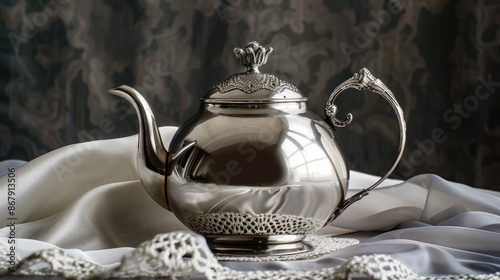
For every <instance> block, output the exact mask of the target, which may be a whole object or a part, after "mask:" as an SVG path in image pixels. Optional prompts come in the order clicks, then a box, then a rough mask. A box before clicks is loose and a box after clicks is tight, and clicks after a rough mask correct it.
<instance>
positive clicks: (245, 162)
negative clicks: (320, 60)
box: [109, 42, 406, 254]
mask: <svg viewBox="0 0 500 280" xmlns="http://www.w3.org/2000/svg"><path fill="white" fill-rule="evenodd" d="M272 51H273V49H272V48H270V47H268V48H264V47H262V46H260V45H259V44H258V43H257V42H250V43H248V44H247V45H246V46H245V48H244V49H241V48H235V49H234V54H235V55H236V57H237V58H238V59H239V61H240V63H241V64H242V65H243V66H245V67H246V69H247V70H246V72H244V73H237V74H234V75H232V76H230V77H229V78H228V79H226V80H224V81H222V82H220V83H218V84H217V85H215V86H213V87H212V88H211V89H210V90H209V91H208V92H207V93H206V95H205V96H204V97H203V98H201V99H200V107H199V109H198V111H197V112H196V113H194V114H193V115H192V116H191V117H190V118H189V119H187V120H186V121H185V122H184V123H183V124H182V125H181V126H180V127H179V129H178V130H177V131H176V133H175V135H174V136H173V138H172V141H171V143H170V146H169V147H168V149H167V148H166V147H165V146H164V144H163V143H162V140H161V137H160V134H159V131H158V128H157V125H156V122H155V118H154V116H153V113H152V111H151V109H150V107H149V106H148V104H147V102H146V100H145V99H144V98H143V97H142V96H141V95H140V94H139V93H138V92H137V91H136V90H134V89H133V88H131V87H129V86H126V85H123V86H120V87H118V88H115V89H111V90H109V92H110V93H112V94H114V95H117V96H120V97H123V98H125V99H126V100H128V101H129V102H130V103H131V104H132V105H133V106H134V108H135V110H136V111H137V115H138V118H139V151H138V157H137V168H138V173H139V175H140V178H141V182H142V184H143V185H144V188H145V189H146V191H147V192H148V193H149V195H150V196H151V197H152V198H153V199H154V200H155V201H156V202H157V203H158V204H160V205H161V206H163V207H164V208H165V209H167V210H170V211H172V212H173V213H174V214H175V216H176V217H177V218H178V219H179V220H180V221H181V222H182V223H183V224H185V225H186V226H187V227H188V228H190V229H192V230H193V231H194V232H197V233H199V234H202V235H204V236H205V237H206V238H207V240H208V242H209V245H210V246H211V248H212V250H213V251H214V252H215V253H221V254H226V253H227V254H288V253H296V252H304V251H308V250H311V249H312V248H311V246H310V244H307V243H305V242H301V241H302V239H304V237H305V236H306V235H308V234H312V233H314V232H315V231H317V230H318V229H320V228H322V227H324V226H325V225H327V224H329V223H330V222H332V221H333V220H334V219H335V218H337V217H338V216H339V215H340V214H341V213H342V212H343V211H344V210H345V209H346V208H347V207H349V206H350V205H351V204H352V203H353V202H355V201H357V200H359V199H361V198H362V197H364V196H365V195H367V194H368V193H369V192H370V191H371V190H372V189H374V188H375V187H376V186H378V185H379V184H380V183H381V182H382V181H383V180H384V179H385V178H387V177H388V176H389V175H390V174H391V172H392V171H393V170H394V168H395V167H396V165H397V164H398V162H399V160H400V158H401V156H402V154H403V149H404V145H405V141H406V124H405V121H404V116H403V112H402V109H401V107H400V106H399V104H398V102H397V101H396V99H395V97H394V95H393V94H392V92H391V91H390V90H389V89H388V88H387V87H386V86H385V85H384V84H383V83H382V82H381V81H380V80H378V79H376V78H375V77H373V76H372V75H371V74H370V72H369V71H368V70H366V69H365V68H363V69H362V70H361V71H359V73H357V74H354V76H353V77H352V78H350V79H348V80H346V81H345V82H343V83H342V84H340V85H339V86H338V87H337V88H336V89H335V90H334V91H333V93H332V94H331V96H330V98H329V99H328V101H327V103H326V106H325V114H326V116H327V118H326V120H323V119H322V118H320V117H318V116H317V115H315V114H314V113H313V112H311V111H310V110H308V108H307V97H305V96H304V95H303V94H302V93H301V91H300V90H299V89H297V88H296V87H295V86H294V85H292V84H290V83H288V82H286V81H283V80H280V79H279V78H277V77H276V76H274V75H272V74H266V73H261V72H260V70H259V67H260V66H262V65H263V64H265V63H266V62H267V59H268V57H269V55H270V54H271V52H272ZM348 88H355V89H358V90H364V89H368V90H370V91H372V92H375V93H378V94H380V95H381V96H383V97H384V98H385V99H386V100H387V101H388V102H389V103H390V105H391V106H392V108H393V109H394V111H395V112H396V115H397V118H398V122H399V127H400V142H399V151H398V156H397V159H396V161H395V163H394V164H393V165H392V167H391V168H390V170H389V171H388V172H387V174H385V175H384V176H383V177H382V178H381V179H380V180H378V181H377V182H376V183H375V184H373V185H372V186H370V187H368V188H366V189H363V190H362V191H360V192H358V193H356V194H354V195H353V196H351V197H349V198H346V197H345V196H346V193H347V188H348V182H349V170H348V169H347V165H346V162H345V159H344V155H343V154H342V151H341V149H340V148H339V145H338V143H337V139H336V137H335V133H334V131H335V128H336V127H345V126H347V125H348V124H349V123H351V121H352V115H351V114H350V113H349V114H347V116H346V119H345V120H339V119H337V118H336V113H337V106H336V105H334V101H335V99H336V98H337V96H338V95H339V94H340V93H341V92H342V91H344V90H345V89H348Z"/></svg>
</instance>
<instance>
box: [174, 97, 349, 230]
mask: <svg viewBox="0 0 500 280" xmlns="http://www.w3.org/2000/svg"><path fill="white" fill-rule="evenodd" d="M195 139H196V140H195ZM191 141H196V145H195V146H193V148H191V149H190V150H189V151H187V152H185V153H184V155H183V156H182V159H180V160H178V161H177V162H176V163H175V165H174V166H173V168H172V170H171V173H170V176H169V178H168V181H167V186H168V189H167V198H168V204H169V205H170V208H171V210H172V211H173V212H174V214H175V215H176V216H177V217H178V218H179V219H180V220H181V221H184V222H185V224H186V225H187V226H188V227H190V228H191V229H193V230H194V231H196V232H198V233H201V234H204V235H206V236H210V237H212V238H217V236H216V235H221V234H243V233H245V232H246V233H251V234H255V235H258V234H294V235H305V234H308V233H312V232H314V231H316V230H317V229H319V228H321V227H323V225H325V223H326V222H327V221H328V220H329V218H330V217H331V215H332V213H333V212H334V210H335V208H336V206H337V205H339V204H340V203H341V202H342V201H343V200H344V195H345V192H346V191H347V182H348V170H347V166H346V163H345V161H344V157H343V155H342V152H341V150H340V148H339V146H338V143H337V141H336V139H335V135H334V133H333V130H332V129H331V127H330V126H329V125H328V124H326V123H325V122H324V121H323V120H322V119H320V118H319V117H318V116H316V115H315V114H313V113H311V112H310V111H308V109H307V106H306V102H305V101H291V102H287V103H267V104H266V103H264V104H252V105H251V106H248V104H230V105H229V104H214V103H202V104H201V108H200V109H199V110H198V112H197V113H196V114H195V115H194V116H193V117H191V118H190V119H189V120H188V121H186V122H185V123H184V124H183V125H182V126H181V127H180V128H179V130H178V132H177V133H176V134H175V135H174V137H173V139H172V141H171V144H170V150H171V151H173V152H175V151H178V150H180V149H181V148H182V147H183V146H184V145H185V143H186V142H191ZM233 216H234V218H235V219H237V220H238V221H239V222H238V223H235V224H230V223H229V222H227V221H225V220H228V219H232V218H233ZM271 217H272V219H281V220H283V221H282V223H283V224H282V226H280V227H276V228H274V229H271V228H268V229H266V230H259V229H258V226H256V227H255V228H253V227H251V226H249V224H251V223H252V221H254V220H255V219H271ZM285 219H288V220H289V221H287V222H285V221H284V220H285ZM221 221H222V222H225V223H226V224H225V228H224V227H222V228H220V229H217V228H215V227H213V226H212V224H217V223H218V222H221ZM240 222H245V223H246V224H248V225H247V226H246V228H243V227H245V226H242V225H241V223H240ZM256 225H257V224H256ZM261 226H262V225H261ZM285 227H286V228H285ZM297 238H299V239H300V237H299V236H298V237H297Z"/></svg>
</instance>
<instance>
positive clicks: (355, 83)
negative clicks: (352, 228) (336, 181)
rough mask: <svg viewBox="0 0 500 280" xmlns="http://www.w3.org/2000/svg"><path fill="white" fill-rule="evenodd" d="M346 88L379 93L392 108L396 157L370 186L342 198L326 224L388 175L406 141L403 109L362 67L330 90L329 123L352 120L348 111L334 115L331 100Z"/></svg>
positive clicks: (401, 154)
mask: <svg viewBox="0 0 500 280" xmlns="http://www.w3.org/2000/svg"><path fill="white" fill-rule="evenodd" d="M348 88H355V89H358V90H365V89H368V90H370V91H372V92H374V93H377V94H379V95H381V96H382V97H383V98H384V99H385V100H386V101H387V102H389V103H390V104H391V107H392V108H393V109H394V112H396V115H397V118H398V122H399V129H400V135H399V150H398V157H397V158H396V161H395V162H394V164H393V165H392V167H391V168H390V169H389V171H388V172H387V173H386V174H385V175H384V176H383V177H382V178H380V179H379V180H378V181H377V182H375V183H374V184H373V185H371V186H370V187H368V188H366V189H363V190H361V191H359V192H358V193H356V194H354V195H353V196H351V197H350V198H348V199H346V200H344V201H343V202H342V203H341V204H340V205H339V206H338V207H337V209H336V210H335V211H334V212H333V214H332V215H331V217H330V219H329V220H328V221H327V223H326V224H329V223H330V222H332V221H333V220H334V219H335V218H337V217H338V216H339V215H340V214H341V213H342V212H343V211H344V210H345V209H346V208H347V207H349V206H350V205H351V204H353V203H354V202H356V201H358V200H360V199H361V198H363V197H364V196H366V195H367V194H368V193H369V192H370V191H371V190H373V189H374V188H375V187H377V186H378V185H380V183H382V181H384V180H385V179H386V178H387V177H389V175H390V174H391V173H392V171H394V169H395V168H396V166H397V165H398V163H399V160H400V159H401V157H402V156H403V151H404V146H405V143H406V123H405V120H404V114H403V110H402V109H401V106H399V103H398V101H397V100H396V98H395V97H394V94H393V93H392V92H391V90H390V89H389V88H387V86H386V85H384V83H382V81H380V80H379V79H377V78H375V77H374V76H373V75H372V74H371V73H370V71H368V70H367V69H366V68H363V69H361V70H360V71H359V73H356V74H354V76H353V77H352V78H350V79H348V80H346V81H344V82H343V83H342V84H340V85H339V86H337V87H336V88H335V90H334V91H333V92H332V94H331V95H330V98H329V99H328V102H327V103H326V106H325V115H326V116H327V117H328V118H329V120H330V122H331V124H332V125H333V126H334V127H346V126H347V125H349V124H350V123H351V122H352V114H351V113H348V114H347V115H346V119H345V120H343V121H341V120H339V119H337V118H336V117H335V115H336V114H337V112H338V108H337V106H336V105H335V104H333V102H335V99H336V98H337V96H338V95H339V94H340V93H341V92H342V91H344V90H346V89H348ZM326 224H325V225H326Z"/></svg>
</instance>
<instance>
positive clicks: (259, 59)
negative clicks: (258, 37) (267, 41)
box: [233, 41, 273, 73]
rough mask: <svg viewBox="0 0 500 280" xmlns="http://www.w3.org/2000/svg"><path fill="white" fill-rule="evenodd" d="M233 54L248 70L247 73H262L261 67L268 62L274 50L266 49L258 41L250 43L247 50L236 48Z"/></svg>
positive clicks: (246, 47)
mask: <svg viewBox="0 0 500 280" xmlns="http://www.w3.org/2000/svg"><path fill="white" fill-rule="evenodd" d="M233 52H234V54H235V55H236V57H237V58H238V59H239V60H240V63H241V65H243V66H245V67H246V68H247V73H250V72H254V73H260V71H259V67H260V66H261V65H264V64H265V63H266V62H267V58H268V57H269V55H270V54H271V53H272V52H273V48H271V47H268V48H264V47H262V46H261V45H260V44H259V43H257V42H256V41H253V42H250V43H248V44H247V45H246V46H245V49H241V48H234V50H233Z"/></svg>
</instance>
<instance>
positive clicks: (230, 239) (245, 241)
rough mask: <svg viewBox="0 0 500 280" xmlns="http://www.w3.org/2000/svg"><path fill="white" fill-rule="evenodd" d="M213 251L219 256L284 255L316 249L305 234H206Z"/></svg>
mask: <svg viewBox="0 0 500 280" xmlns="http://www.w3.org/2000/svg"><path fill="white" fill-rule="evenodd" d="M206 238H207V243H208V246H209V247H210V250H211V251H212V253H214V254H215V255H218V256H248V257H252V256H259V257H261V256H282V255H293V254H302V253H307V252H310V251H313V250H314V246H313V245H311V244H310V243H309V242H306V241H303V240H302V239H304V235H261V236H259V235H229V236H221V235H217V236H214V235H212V236H210V235H209V236H206Z"/></svg>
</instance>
